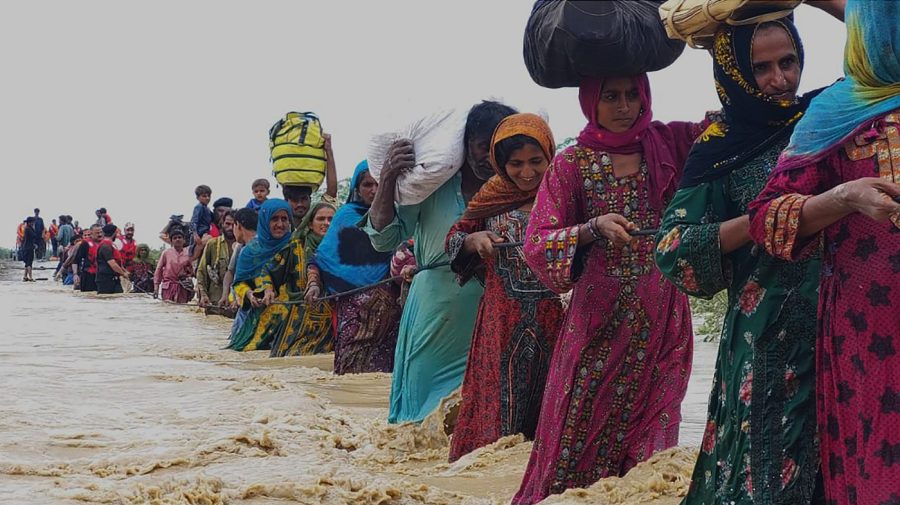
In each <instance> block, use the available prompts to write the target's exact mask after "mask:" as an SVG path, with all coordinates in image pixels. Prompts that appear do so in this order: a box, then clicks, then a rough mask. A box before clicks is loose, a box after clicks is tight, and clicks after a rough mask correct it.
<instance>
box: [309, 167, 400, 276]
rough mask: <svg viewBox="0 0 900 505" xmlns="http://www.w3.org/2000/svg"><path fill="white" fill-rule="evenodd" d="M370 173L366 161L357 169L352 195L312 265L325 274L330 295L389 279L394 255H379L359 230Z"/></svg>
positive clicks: (389, 253) (351, 189)
mask: <svg viewBox="0 0 900 505" xmlns="http://www.w3.org/2000/svg"><path fill="white" fill-rule="evenodd" d="M368 171H369V164H368V162H366V161H365V160H363V161H362V162H360V163H359V165H357V166H356V170H355V171H354V172H353V179H351V180H350V195H349V196H348V197H347V203H346V204H344V205H342V206H341V208H340V209H338V211H337V213H336V214H335V215H334V219H333V220H332V221H331V227H329V228H328V233H326V234H325V238H323V239H322V243H321V244H319V249H318V251H317V252H316V257H315V259H314V261H313V263H315V264H316V266H318V267H319V270H320V271H321V272H322V280H323V281H324V282H325V287H326V289H327V290H328V292H329V293H341V292H344V291H349V290H351V289H355V288H358V287H362V286H366V285H368V284H372V283H375V282H378V281H380V280H382V279H384V278H385V277H387V275H388V272H389V270H390V266H391V256H393V253H391V252H386V253H382V252H378V251H376V250H375V248H374V247H372V242H371V240H370V239H369V236H368V235H367V234H366V232H364V231H362V230H361V229H359V227H358V226H357V225H358V224H359V222H360V220H361V219H362V217H363V216H364V215H365V214H366V212H368V211H369V206H368V205H366V204H364V203H363V202H361V201H360V199H359V192H358V189H359V185H360V184H361V183H362V179H363V175H364V174H365V173H367V172H368Z"/></svg>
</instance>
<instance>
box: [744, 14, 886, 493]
mask: <svg viewBox="0 0 900 505" xmlns="http://www.w3.org/2000/svg"><path fill="white" fill-rule="evenodd" d="M846 17H847V45H846V48H845V53H844V73H845V74H846V77H845V78H844V79H842V80H840V81H838V82H837V83H836V84H834V85H833V86H831V87H830V88H828V89H826V90H825V91H823V92H822V93H821V94H820V95H819V96H818V97H816V98H815V99H814V100H813V101H812V103H811V104H810V106H809V111H807V113H806V115H805V116H804V117H803V119H802V120H800V122H799V123H798V124H797V128H796V129H795V131H794V134H793V136H792V137H791V142H790V144H789V145H788V147H787V149H786V150H785V153H784V155H783V156H782V158H781V159H780V160H779V162H778V167H777V168H776V169H775V172H774V173H773V174H772V177H771V178H769V181H768V182H767V184H766V187H765V189H764V190H763V191H762V193H761V194H760V195H759V197H758V198H757V199H756V200H755V201H754V202H753V203H752V204H751V205H750V219H751V224H750V233H751V235H752V236H753V240H754V241H755V242H756V243H757V244H759V245H760V246H762V247H763V248H764V249H765V250H766V252H768V253H769V254H771V255H772V256H775V257H777V258H780V259H782V260H785V261H790V262H798V261H802V260H804V259H806V258H808V257H809V256H810V255H811V254H815V253H816V252H817V251H820V250H821V251H822V272H821V276H820V279H819V284H818V287H819V306H818V308H819V317H818V320H817V321H816V329H817V334H818V340H817V346H818V348H817V349H816V351H817V361H816V394H817V396H818V400H817V401H816V407H817V414H818V422H819V440H820V444H821V456H822V469H823V472H822V473H823V476H824V481H825V496H826V502H827V503H840V504H845V503H847V504H852V503H858V504H859V505H863V504H872V505H885V504H893V503H900V491H898V484H897V483H898V482H900V430H898V429H897V421H898V419H900V354H898V352H897V347H896V346H897V345H898V344H900V341H898V339H897V338H896V337H897V335H898V328H900V310H898V308H897V307H898V306H900V203H897V200H898V199H900V2H897V1H864V0H850V1H849V2H847V11H846ZM823 246H824V247H823ZM754 484H756V482H755V481H754ZM754 487H755V486H754Z"/></svg>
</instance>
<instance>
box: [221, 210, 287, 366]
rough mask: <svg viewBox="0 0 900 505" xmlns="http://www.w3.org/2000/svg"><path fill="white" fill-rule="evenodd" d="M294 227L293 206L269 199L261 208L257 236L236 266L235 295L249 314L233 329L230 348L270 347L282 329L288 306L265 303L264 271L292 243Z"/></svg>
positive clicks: (246, 247)
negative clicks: (262, 298)
mask: <svg viewBox="0 0 900 505" xmlns="http://www.w3.org/2000/svg"><path fill="white" fill-rule="evenodd" d="M291 228H292V225H291V206H290V205H289V204H288V203H287V202H286V201H284V200H280V199H278V198H271V199H269V200H266V203H264V204H263V205H262V207H260V209H259V224H258V225H257V231H256V238H255V239H253V240H251V241H250V242H249V243H248V244H247V245H246V246H244V247H243V248H242V249H241V255H240V257H239V258H238V261H237V266H236V268H235V274H234V284H233V289H234V294H235V297H236V299H237V303H238V304H239V305H240V306H241V307H242V310H245V311H247V315H246V318H245V319H244V322H243V323H242V324H241V325H240V326H238V327H235V328H234V329H233V330H232V333H231V341H230V343H229V345H228V348H229V349H234V350H235V351H255V350H258V349H268V348H269V345H270V344H271V341H272V338H273V337H274V335H275V334H276V333H277V331H279V330H280V329H281V324H282V322H283V320H284V318H285V316H286V315H287V312H288V310H287V306H285V305H277V304H274V305H268V306H265V305H264V304H263V301H262V300H261V295H262V293H263V291H264V290H265V287H264V284H263V281H264V278H263V276H262V274H263V269H264V267H265V266H266V264H267V263H268V262H269V261H271V260H272V259H273V258H274V257H275V255H276V254H277V253H278V252H279V251H281V250H283V249H284V248H285V247H286V246H287V245H288V243H290V241H291ZM278 299H279V300H286V299H287V293H286V292H284V293H279V295H278Z"/></svg>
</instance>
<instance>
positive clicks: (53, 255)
mask: <svg viewBox="0 0 900 505" xmlns="http://www.w3.org/2000/svg"><path fill="white" fill-rule="evenodd" d="M47 233H49V234H50V236H49V239H50V246H51V250H50V259H51V260H55V259H59V242H57V241H56V234H57V233H59V225H58V224H57V223H56V219H54V220H52V221H51V222H50V228H48V229H47Z"/></svg>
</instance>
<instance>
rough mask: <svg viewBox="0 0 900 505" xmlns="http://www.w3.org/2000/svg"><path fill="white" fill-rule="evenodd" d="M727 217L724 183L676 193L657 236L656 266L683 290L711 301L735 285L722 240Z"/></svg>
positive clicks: (691, 188)
mask: <svg viewBox="0 0 900 505" xmlns="http://www.w3.org/2000/svg"><path fill="white" fill-rule="evenodd" d="M727 216H728V210H727V208H726V196H725V194H724V187H723V183H722V181H721V180H717V181H712V182H707V183H703V184H700V185H697V186H693V187H689V188H683V189H680V190H678V192H676V193H675V197H674V198H673V199H672V202H671V203H670V204H669V207H668V208H667V209H666V212H665V214H663V219H662V224H661V225H660V229H659V234H658V235H657V247H656V265H657V266H658V267H659V270H660V271H661V272H662V273H663V275H665V276H666V277H667V278H668V279H669V280H670V281H672V283H673V284H675V285H676V286H678V289H680V290H681V291H683V292H685V293H687V294H689V295H693V296H699V297H703V298H709V297H712V296H713V295H714V294H716V293H717V292H719V291H721V290H723V289H726V288H728V286H729V285H730V284H731V275H730V268H729V264H728V260H727V257H723V255H722V249H721V247H720V246H721V244H720V241H719V228H720V226H721V222H722V221H725V220H727Z"/></svg>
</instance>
